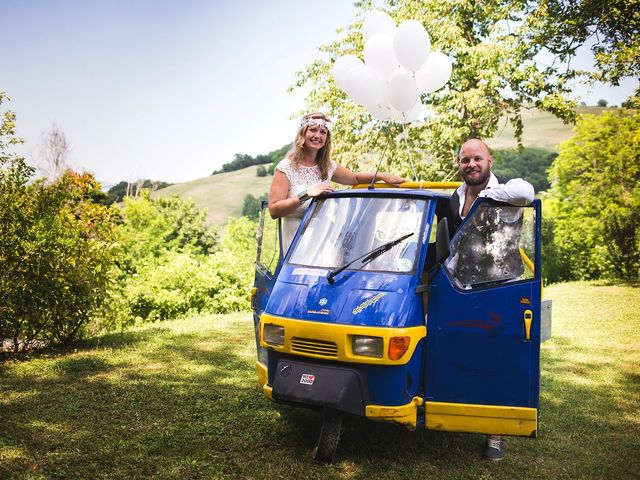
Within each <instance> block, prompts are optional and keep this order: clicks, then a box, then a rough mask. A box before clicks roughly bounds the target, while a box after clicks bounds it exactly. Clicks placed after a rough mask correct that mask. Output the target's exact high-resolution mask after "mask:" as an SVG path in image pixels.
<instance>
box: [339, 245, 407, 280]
mask: <svg viewBox="0 0 640 480" xmlns="http://www.w3.org/2000/svg"><path fill="white" fill-rule="evenodd" d="M411 235H413V233H407V234H406V235H403V236H401V237H400V238H396V239H395V240H391V241H390V242H387V243H384V244H382V245H380V246H379V247H376V248H374V249H373V250H371V251H370V252H367V253H365V254H363V255H360V256H359V257H358V258H354V259H353V260H351V261H350V262H349V263H347V264H346V265H343V266H342V267H340V268H337V269H336V270H332V271H330V272H329V274H328V275H327V281H328V282H329V284H330V285H333V282H334V280H333V279H334V277H335V276H336V275H338V274H339V273H340V272H343V271H345V270H346V269H347V268H349V267H350V266H351V265H353V264H354V263H356V262H357V261H358V260H361V261H362V265H360V266H361V267H364V266H365V265H366V264H368V263H370V262H372V261H373V260H375V259H376V258H378V257H379V256H380V255H382V254H383V253H384V252H388V251H389V250H391V249H392V248H393V247H395V246H396V245H398V244H399V243H400V242H402V241H404V240H406V239H407V238H409V237H410V236H411Z"/></svg>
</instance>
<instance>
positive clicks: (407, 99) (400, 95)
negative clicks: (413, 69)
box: [389, 72, 418, 112]
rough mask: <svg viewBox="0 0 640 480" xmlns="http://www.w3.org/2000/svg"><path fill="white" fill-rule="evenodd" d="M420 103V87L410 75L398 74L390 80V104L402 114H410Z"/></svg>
mask: <svg viewBox="0 0 640 480" xmlns="http://www.w3.org/2000/svg"><path fill="white" fill-rule="evenodd" d="M417 101H418V87H417V85H416V81H415V79H414V78H413V77H412V76H411V74H409V73H402V72H401V73H396V74H395V75H394V76H393V77H391V79H390V80H389V103H391V106H392V107H393V108H395V109H396V110H398V111H400V112H408V111H409V110H411V107H413V106H414V105H415V104H416V102H417Z"/></svg>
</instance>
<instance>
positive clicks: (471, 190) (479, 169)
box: [449, 138, 535, 235]
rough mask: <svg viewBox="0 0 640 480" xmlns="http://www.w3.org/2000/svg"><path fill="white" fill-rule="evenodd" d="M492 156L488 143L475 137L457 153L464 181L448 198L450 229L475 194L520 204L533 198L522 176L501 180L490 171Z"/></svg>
mask: <svg viewBox="0 0 640 480" xmlns="http://www.w3.org/2000/svg"><path fill="white" fill-rule="evenodd" d="M492 166H493V158H492V157H491V154H490V153H489V147H487V145H486V144H485V143H484V142H483V141H482V140H478V139H475V138H473V139H471V140H468V141H467V142H465V143H464V145H462V147H461V148H460V153H459V154H458V170H459V172H460V176H461V177H462V179H463V180H464V183H463V184H462V185H460V186H459V187H458V189H457V190H456V191H455V192H454V194H453V195H452V196H451V200H450V202H449V209H450V215H449V219H450V220H451V221H450V222H449V223H450V225H449V228H450V233H451V234H452V235H453V233H455V232H456V231H457V230H458V228H459V227H460V224H461V223H462V221H463V220H464V219H465V217H466V216H467V214H468V213H469V210H471V207H472V206H473V202H475V201H476V198H478V197H487V198H492V199H493V200H497V201H498V202H506V203H508V204H510V205H516V206H519V207H523V206H525V205H529V204H530V203H531V202H532V201H533V197H534V194H535V193H534V191H533V186H531V184H530V183H528V182H526V181H525V180H523V179H521V178H514V179H513V180H509V181H508V182H506V183H504V182H501V181H500V180H498V178H497V177H496V176H495V175H494V174H493V173H491V167H492Z"/></svg>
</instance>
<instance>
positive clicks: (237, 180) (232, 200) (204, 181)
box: [152, 107, 615, 225]
mask: <svg viewBox="0 0 640 480" xmlns="http://www.w3.org/2000/svg"><path fill="white" fill-rule="evenodd" d="M605 110H615V108H603V107H579V108H578V112H579V113H595V114H599V113H601V112H602V111H605ZM523 119H524V135H523V143H524V146H525V147H526V148H540V149H543V150H549V151H555V150H556V148H557V146H558V144H559V143H560V142H562V141H564V140H567V139H569V138H570V137H571V135H572V134H573V132H572V129H573V125H566V124H564V123H562V120H559V119H557V118H556V117H554V116H553V115H551V114H550V113H546V112H541V111H539V110H530V111H525V112H523ZM502 125H503V127H502V128H501V129H500V130H499V132H498V134H497V135H496V136H495V137H494V138H492V139H491V140H489V141H488V142H487V143H488V144H489V146H490V147H491V148H495V149H506V148H513V147H515V146H516V142H515V140H514V139H513V127H512V126H511V125H510V124H509V123H508V122H506V121H503V122H502ZM283 148H284V147H283ZM257 168H258V167H256V166H251V167H247V168H243V169H241V170H236V171H234V172H225V173H219V174H216V175H213V176H211V177H205V178H200V179H198V180H193V181H191V182H185V183H178V184H175V185H172V186H170V187H167V188H163V189H160V190H157V191H156V192H154V193H153V194H152V197H154V196H162V195H171V194H176V193H177V194H179V195H180V196H183V197H191V198H193V200H194V202H195V203H196V205H197V206H198V207H200V208H207V209H208V212H209V213H208V216H207V222H208V223H210V224H218V225H221V224H224V223H226V221H227V217H229V216H230V215H231V216H240V214H241V213H242V203H243V200H244V197H245V196H246V195H247V194H249V193H250V194H252V195H253V196H254V197H258V196H260V195H262V194H263V193H265V192H268V191H269V186H270V185H271V179H272V178H273V177H272V176H271V175H268V176H266V177H258V176H257V175H256V169H257Z"/></svg>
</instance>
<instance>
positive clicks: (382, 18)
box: [362, 10, 396, 43]
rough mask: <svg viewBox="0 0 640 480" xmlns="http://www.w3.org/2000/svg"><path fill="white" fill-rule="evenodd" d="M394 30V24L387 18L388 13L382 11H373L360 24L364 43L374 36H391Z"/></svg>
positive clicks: (391, 19)
mask: <svg viewBox="0 0 640 480" xmlns="http://www.w3.org/2000/svg"><path fill="white" fill-rule="evenodd" d="M395 30H396V22H395V21H394V20H393V18H391V17H390V16H389V14H388V13H385V12H383V11H382V10H375V11H373V12H371V13H369V14H368V15H367V16H366V17H365V19H364V22H362V37H363V38H364V41H365V43H366V42H367V40H369V39H370V38H371V37H373V36H374V35H379V34H382V35H389V36H393V33H394V32H395Z"/></svg>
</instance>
